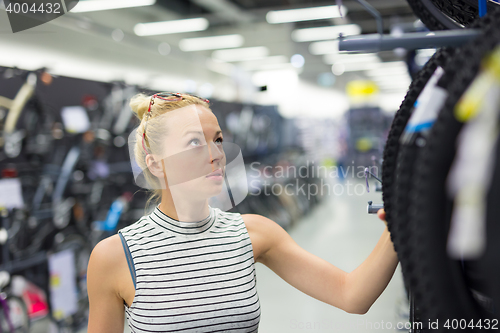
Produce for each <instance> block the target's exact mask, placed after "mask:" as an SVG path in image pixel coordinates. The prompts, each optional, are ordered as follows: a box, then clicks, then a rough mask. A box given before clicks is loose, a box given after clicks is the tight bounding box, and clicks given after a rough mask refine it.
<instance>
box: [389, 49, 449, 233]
mask: <svg viewBox="0 0 500 333" xmlns="http://www.w3.org/2000/svg"><path fill="white" fill-rule="evenodd" d="M439 53H440V51H438V52H437V53H436V54H435V55H433V56H432V57H431V59H429V61H428V62H427V63H426V64H425V65H424V67H423V68H422V69H421V70H420V71H419V72H418V73H417V77H416V78H415V80H413V81H412V83H411V84H410V87H409V88H408V92H407V93H406V96H405V98H404V100H403V102H402V103H401V106H400V107H399V110H398V111H397V112H396V114H395V115H394V119H393V121H392V124H391V127H390V129H389V134H388V136H387V141H386V144H385V146H384V151H383V162H382V199H383V201H384V210H385V213H386V221H387V224H388V228H389V231H391V230H392V206H393V202H392V200H393V191H394V190H393V185H394V184H393V183H394V171H395V169H396V160H397V156H398V153H399V137H400V136H401V133H403V130H404V128H405V127H406V124H407V123H408V119H410V115H411V110H412V108H413V105H414V104H415V101H416V100H417V98H418V96H419V95H420V93H421V92H422V90H423V89H424V87H425V85H426V84H427V81H428V80H429V78H430V77H431V76H432V73H434V71H435V70H436V66H437V63H436V61H435V59H436V58H437V57H438V56H439Z"/></svg>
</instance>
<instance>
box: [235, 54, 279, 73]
mask: <svg viewBox="0 0 500 333" xmlns="http://www.w3.org/2000/svg"><path fill="white" fill-rule="evenodd" d="M287 62H288V58H287V57H285V56H284V55H279V56H272V57H266V58H262V59H259V60H252V61H243V62H241V63H240V64H239V65H240V66H241V68H243V69H244V70H248V71H251V70H260V69H263V68H266V66H270V65H276V64H284V63H287Z"/></svg>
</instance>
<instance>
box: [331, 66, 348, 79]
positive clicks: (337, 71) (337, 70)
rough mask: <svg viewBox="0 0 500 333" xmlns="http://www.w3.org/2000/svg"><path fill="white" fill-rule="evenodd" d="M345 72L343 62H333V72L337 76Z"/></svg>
mask: <svg viewBox="0 0 500 333" xmlns="http://www.w3.org/2000/svg"><path fill="white" fill-rule="evenodd" d="M344 72H345V66H344V65H343V64H333V65H332V73H333V74H335V75H337V76H340V75H342V74H344Z"/></svg>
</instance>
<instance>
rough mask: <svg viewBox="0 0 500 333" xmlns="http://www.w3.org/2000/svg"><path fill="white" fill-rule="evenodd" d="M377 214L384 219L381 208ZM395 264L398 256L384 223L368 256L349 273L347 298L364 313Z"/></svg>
mask: <svg viewBox="0 0 500 333" xmlns="http://www.w3.org/2000/svg"><path fill="white" fill-rule="evenodd" d="M377 215H378V216H379V218H380V219H381V220H383V221H384V220H385V212H384V211H383V209H380V210H379V212H378V214H377ZM397 265H398V256H397V254H396V251H395V250H394V245H393V243H392V241H391V234H390V233H389V230H388V229H387V225H386V227H385V229H384V232H383V233H382V236H381V237H380V239H379V240H378V243H377V245H376V246H375V248H374V249H373V251H372V252H371V253H370V255H369V256H368V258H366V260H365V261H363V263H362V264H361V265H359V266H358V267H357V268H356V269H355V270H353V271H352V272H350V273H349V276H348V279H347V286H346V290H347V291H348V293H349V296H348V298H349V299H351V300H352V302H354V303H355V304H356V306H357V307H358V308H359V309H364V312H363V313H366V312H367V311H368V310H369V309H370V307H371V306H372V304H373V303H374V302H375V301H376V300H377V298H378V297H379V296H380V294H382V292H383V291H384V290H385V288H386V287H387V284H388V283H389V281H390V280H391V278H392V275H393V274H394V271H395V270H396V266H397Z"/></svg>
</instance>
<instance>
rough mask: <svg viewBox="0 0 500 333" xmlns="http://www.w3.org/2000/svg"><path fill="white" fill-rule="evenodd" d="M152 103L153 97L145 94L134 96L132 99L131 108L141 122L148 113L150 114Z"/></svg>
mask: <svg viewBox="0 0 500 333" xmlns="http://www.w3.org/2000/svg"><path fill="white" fill-rule="evenodd" d="M150 101H151V97H150V96H148V95H145V94H143V93H140V94H137V95H134V96H133V97H132V98H131V99H130V103H129V106H130V108H131V109H132V112H134V113H135V115H136V116H137V118H139V120H142V118H143V117H144V115H145V114H146V112H148V108H149V102H150Z"/></svg>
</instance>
